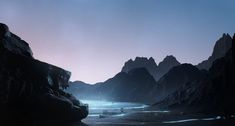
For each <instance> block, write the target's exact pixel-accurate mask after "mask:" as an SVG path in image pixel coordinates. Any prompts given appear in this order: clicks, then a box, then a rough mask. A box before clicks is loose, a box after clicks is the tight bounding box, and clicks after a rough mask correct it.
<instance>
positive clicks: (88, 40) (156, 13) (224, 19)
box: [0, 0, 235, 83]
mask: <svg viewBox="0 0 235 126" xmlns="http://www.w3.org/2000/svg"><path fill="white" fill-rule="evenodd" d="M234 5H235V1H234V0H0V22H3V23H5V24H7V25H8V26H9V28H10V30H11V31H12V32H13V33H15V34H17V35H18V36H20V37H21V38H22V39H24V40H26V41H27V42H28V43H29V44H30V46H31V48H32V50H33V52H34V57H35V58H37V59H39V60H42V61H46V62H48V63H51V64H54V65H57V66H59V67H62V68H65V69H67V70H69V71H71V72H72V77H71V80H82V81H85V82H88V83H95V82H100V81H105V80H106V79H108V78H110V77H112V76H114V75H115V74H116V73H118V72H119V71H120V70H121V68H122V66H123V64H124V62H125V61H127V60H128V59H130V58H135V57H136V56H144V57H151V56H152V57H153V58H154V59H155V61H156V62H157V63H159V62H160V61H161V60H162V59H163V58H164V57H165V56H166V55H174V56H175V57H176V58H177V59H178V60H179V61H180V62H182V63H192V64H197V63H199V62H201V61H202V60H204V59H207V58H208V56H209V55H211V53H212V49H213V46H214V43H215V41H216V40H217V39H218V38H219V37H221V36H222V33H229V34H233V33H234V32H235V16H234V15H235V7H234Z"/></svg>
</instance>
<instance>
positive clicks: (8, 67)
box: [0, 23, 88, 125]
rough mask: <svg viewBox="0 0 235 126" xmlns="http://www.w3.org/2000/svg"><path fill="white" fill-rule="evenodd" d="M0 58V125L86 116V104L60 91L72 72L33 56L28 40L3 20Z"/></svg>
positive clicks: (0, 30)
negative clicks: (14, 31) (19, 35)
mask: <svg viewBox="0 0 235 126" xmlns="http://www.w3.org/2000/svg"><path fill="white" fill-rule="evenodd" d="M0 60H1V62H0V114H1V117H3V118H1V120H0V121H1V124H4V125H11V123H17V124H18V125H25V123H34V122H37V121H38V120H51V119H52V120H60V119H63V120H81V119H83V118H85V117H86V116H87V114H88V111H87V107H86V106H85V105H82V103H80V102H79V101H78V100H77V99H76V98H74V97H73V96H72V95H70V94H68V93H65V92H64V91H63V89H64V88H66V87H67V86H68V81H69V78H70V74H71V73H70V72H69V71H66V70H64V69H62V68H59V67H56V66H54V65H51V64H47V63H44V62H41V61H39V60H36V59H34V58H33V53H32V51H31V49H30V47H29V45H28V43H26V42H25V41H24V40H21V38H20V37H18V36H17V35H15V34H13V33H11V32H10V31H9V28H8V26H7V25H5V24H2V23H0ZM12 120H14V121H12Z"/></svg>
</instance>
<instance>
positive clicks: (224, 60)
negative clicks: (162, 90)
mask: <svg viewBox="0 0 235 126" xmlns="http://www.w3.org/2000/svg"><path fill="white" fill-rule="evenodd" d="M234 43H235V35H234V36H233V40H232V47H231V48H230V49H229V51H227V53H226V55H225V56H224V57H221V58H220V59H217V60H215V61H214V62H213V64H212V67H211V68H210V69H209V71H208V73H207V75H208V77H207V78H202V79H200V80H197V81H192V82H189V83H187V84H184V85H183V86H181V87H180V89H179V90H177V91H175V92H174V93H172V94H171V95H169V96H168V97H167V98H165V99H164V100H162V101H161V102H158V103H156V104H155V105H156V106H159V107H165V108H166V107H167V108H173V109H176V108H181V109H182V108H184V109H186V110H188V111H194V112H195V111H196V112H204V113H205V112H207V113H216V114H220V115H225V116H227V115H229V116H230V115H231V114H234V113H235V108H234V106H235V97H234V95H235V93H234V92H235V85H234V84H235V83H234V82H235V79H234V78H235V74H234V73H235V69H234V67H235V60H234V59H235V55H234V51H235V47H234Z"/></svg>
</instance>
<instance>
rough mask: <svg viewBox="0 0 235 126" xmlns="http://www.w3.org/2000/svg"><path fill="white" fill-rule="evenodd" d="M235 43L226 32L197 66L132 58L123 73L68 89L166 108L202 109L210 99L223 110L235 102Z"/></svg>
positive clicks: (171, 58) (169, 59)
mask: <svg viewBox="0 0 235 126" xmlns="http://www.w3.org/2000/svg"><path fill="white" fill-rule="evenodd" d="M233 43H234V37H233V39H232V38H231V37H230V35H228V34H223V36H222V37H221V38H219V39H218V40H217V41H216V43H215V46H214V50H213V52H212V55H211V56H210V57H209V58H208V59H207V60H205V61H203V62H201V63H199V64H198V65H195V66H194V65H192V64H185V63H184V64H180V63H179V62H178V61H177V60H176V58H175V57H174V56H167V57H166V58H164V60H163V61H162V62H160V63H159V64H158V65H157V64H156V63H155V61H154V59H153V58H152V57H151V58H149V59H148V58H145V57H136V58H135V60H132V59H130V60H128V61H127V62H126V63H125V64H124V66H123V68H122V70H121V72H120V73H118V74H117V75H115V76H114V77H113V78H110V79H108V80H107V81H105V82H101V83H97V84H95V85H89V84H85V83H83V82H80V81H76V82H71V83H70V85H71V87H69V88H68V90H67V91H68V92H70V93H74V94H75V95H76V96H77V97H78V98H81V99H105V100H111V101H133V102H144V103H150V104H151V103H154V106H158V107H162V108H171V107H182V106H190V107H188V108H194V109H192V110H198V111H199V110H207V111H209V110H210V107H209V104H210V102H207V100H208V99H209V100H208V101H211V102H212V106H213V107H211V108H213V109H214V108H218V112H221V111H224V107H227V106H229V107H230V108H231V106H230V105H231V104H232V105H234V104H233V103H230V101H229V99H230V100H232V99H234V98H232V96H233V91H235V89H234V86H233V85H231V84H232V83H233V82H234V81H232V79H233V78H232V77H231V76H233V74H232V73H233V71H234V60H232V58H231V57H232V52H233V53H234V51H232V49H231V48H232V47H233V46H232V45H233ZM233 50H234V49H233ZM233 57H234V55H233ZM233 59H234V58H233ZM226 85H227V87H226ZM228 87H231V88H228ZM226 91H228V92H226ZM233 101H235V100H233ZM223 103H226V104H227V106H226V105H222V104H223ZM219 105H220V106H221V105H222V106H221V107H219ZM195 106H197V109H195V108H196V107H195ZM185 108H187V107H185Z"/></svg>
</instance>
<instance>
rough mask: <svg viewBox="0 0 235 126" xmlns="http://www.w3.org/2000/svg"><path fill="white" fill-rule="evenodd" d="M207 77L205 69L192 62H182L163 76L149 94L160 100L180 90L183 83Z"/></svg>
mask: <svg viewBox="0 0 235 126" xmlns="http://www.w3.org/2000/svg"><path fill="white" fill-rule="evenodd" d="M205 77H206V72H205V71H201V70H199V69H198V68H196V67H195V66H193V65H191V64H181V65H178V66H175V67H173V68H172V69H170V70H169V72H168V73H166V74H165V75H164V76H163V77H161V78H160V79H159V81H158V82H157V84H156V86H155V87H154V88H153V90H152V91H151V92H150V94H149V95H150V96H151V97H154V99H155V101H159V100H161V99H164V98H165V97H166V96H168V95H169V94H171V93H173V92H175V91H176V90H178V89H179V88H180V87H181V86H182V85H185V84H187V83H188V82H192V81H195V80H199V79H201V78H205Z"/></svg>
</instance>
